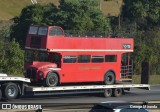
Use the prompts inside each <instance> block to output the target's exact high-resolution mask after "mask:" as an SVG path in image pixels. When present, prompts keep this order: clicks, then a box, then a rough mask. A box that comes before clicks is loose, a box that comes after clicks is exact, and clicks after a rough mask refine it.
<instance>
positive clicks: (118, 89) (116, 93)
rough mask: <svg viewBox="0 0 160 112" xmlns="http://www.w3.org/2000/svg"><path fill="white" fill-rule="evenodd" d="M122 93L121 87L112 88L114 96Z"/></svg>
mask: <svg viewBox="0 0 160 112" xmlns="http://www.w3.org/2000/svg"><path fill="white" fill-rule="evenodd" d="M122 94H123V90H122V88H114V89H113V96H114V97H119V96H121V95H122Z"/></svg>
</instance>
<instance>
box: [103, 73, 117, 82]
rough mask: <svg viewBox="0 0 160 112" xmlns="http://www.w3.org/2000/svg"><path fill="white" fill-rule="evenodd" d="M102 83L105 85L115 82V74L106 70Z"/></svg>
mask: <svg viewBox="0 0 160 112" xmlns="http://www.w3.org/2000/svg"><path fill="white" fill-rule="evenodd" d="M104 83H105V84H106V85H111V84H114V83H115V75H114V73H113V72H107V73H106V74H105V76H104Z"/></svg>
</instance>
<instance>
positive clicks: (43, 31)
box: [38, 27, 47, 35]
mask: <svg viewBox="0 0 160 112" xmlns="http://www.w3.org/2000/svg"><path fill="white" fill-rule="evenodd" d="M46 34H47V27H39V30H38V35H46Z"/></svg>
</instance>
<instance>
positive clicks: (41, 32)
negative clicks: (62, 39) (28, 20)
mask: <svg viewBox="0 0 160 112" xmlns="http://www.w3.org/2000/svg"><path fill="white" fill-rule="evenodd" d="M47 31H48V28H47V27H38V26H30V28H29V34H32V35H36V34H37V33H38V35H47Z"/></svg>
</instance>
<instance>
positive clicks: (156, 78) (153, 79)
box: [133, 75, 160, 84]
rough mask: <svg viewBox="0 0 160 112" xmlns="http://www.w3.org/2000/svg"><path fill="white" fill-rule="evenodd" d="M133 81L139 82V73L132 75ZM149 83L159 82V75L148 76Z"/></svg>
mask: <svg viewBox="0 0 160 112" xmlns="http://www.w3.org/2000/svg"><path fill="white" fill-rule="evenodd" d="M133 83H135V84H140V83H141V75H134V76H133ZM149 84H160V75H151V76H150V78H149Z"/></svg>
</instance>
